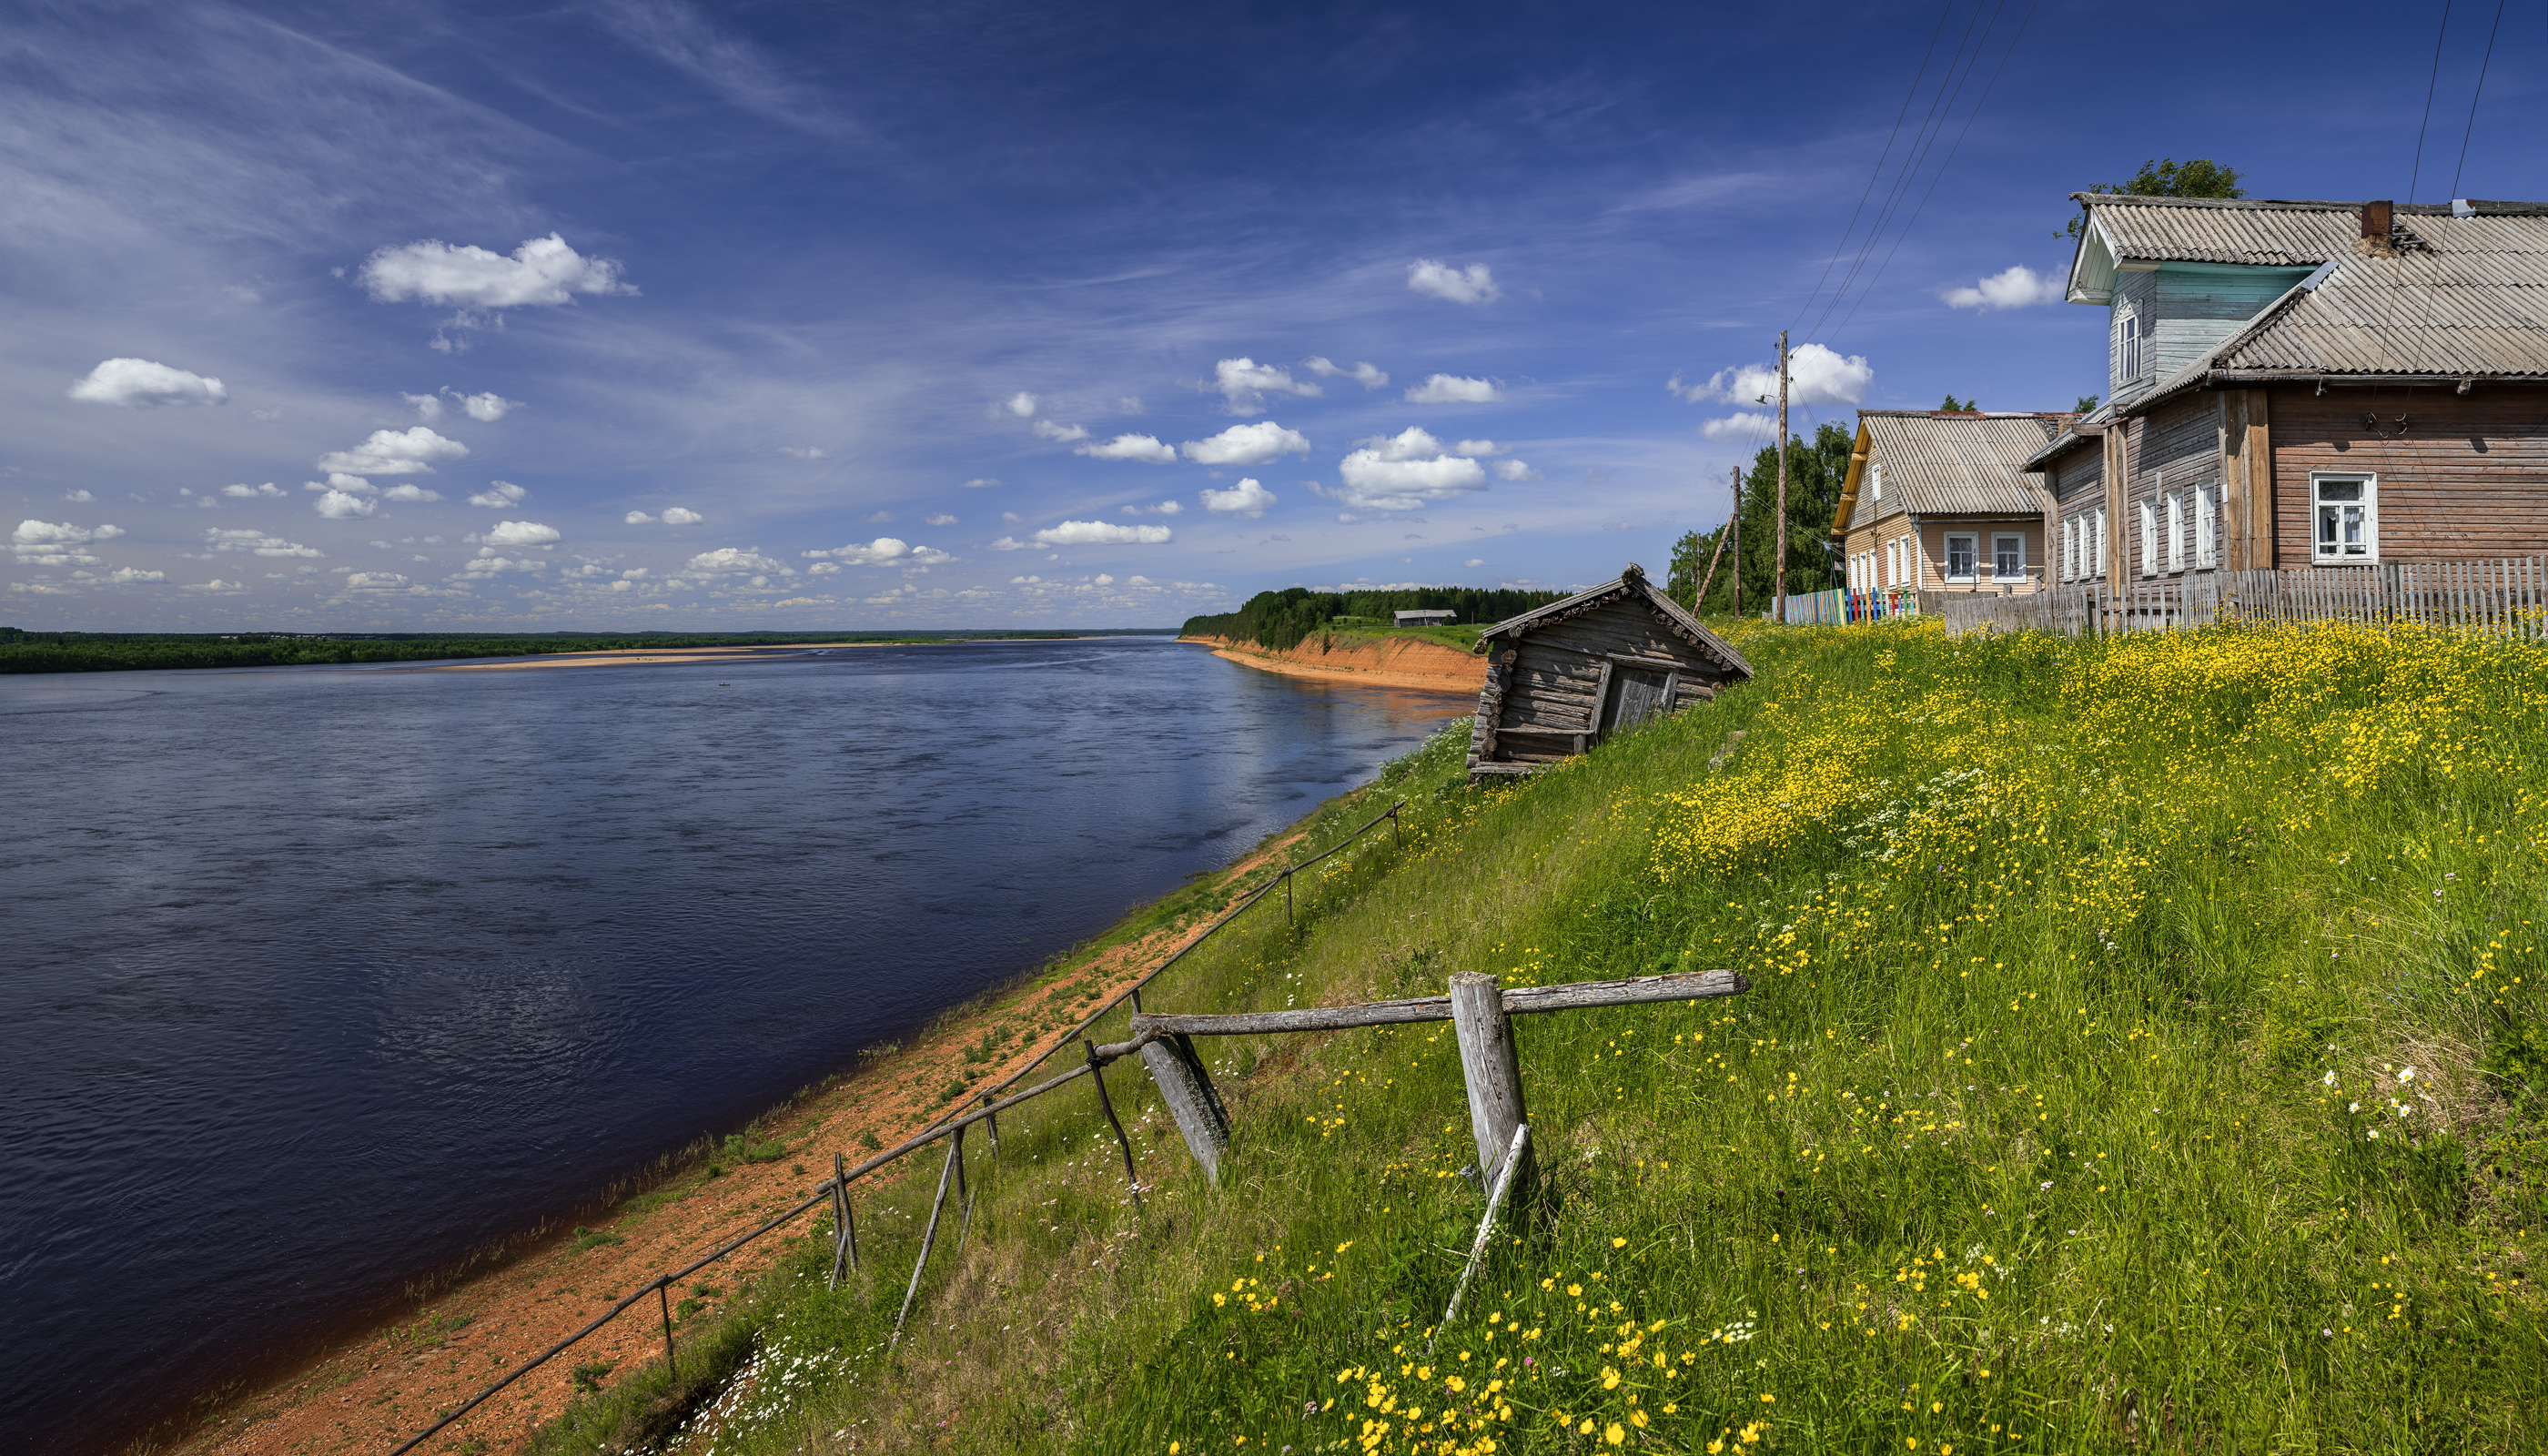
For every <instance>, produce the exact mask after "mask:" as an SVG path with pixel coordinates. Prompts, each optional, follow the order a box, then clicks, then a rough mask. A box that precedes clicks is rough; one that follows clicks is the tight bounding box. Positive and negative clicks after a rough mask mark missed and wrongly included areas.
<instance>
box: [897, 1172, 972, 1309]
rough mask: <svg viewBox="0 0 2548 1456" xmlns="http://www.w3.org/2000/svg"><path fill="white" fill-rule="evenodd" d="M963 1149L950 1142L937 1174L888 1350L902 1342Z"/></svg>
mask: <svg viewBox="0 0 2548 1456" xmlns="http://www.w3.org/2000/svg"><path fill="white" fill-rule="evenodd" d="M961 1151H963V1148H962V1146H961V1145H960V1144H956V1143H950V1144H949V1145H948V1148H947V1166H946V1167H945V1168H943V1169H941V1170H940V1171H939V1174H938V1201H937V1202H936V1203H933V1204H931V1205H930V1206H929V1227H928V1228H927V1229H923V1230H921V1234H920V1257H919V1258H918V1259H917V1260H915V1261H913V1263H912V1266H911V1287H910V1288H908V1289H906V1290H904V1291H903V1292H902V1309H901V1311H900V1312H898V1313H897V1314H895V1316H894V1317H893V1338H892V1339H890V1340H888V1341H886V1342H885V1348H886V1349H888V1350H890V1349H892V1348H893V1347H894V1346H896V1345H899V1344H901V1343H902V1321H903V1320H905V1319H909V1318H910V1317H911V1302H912V1300H913V1299H914V1298H916V1297H917V1296H918V1295H919V1294H920V1271H922V1270H923V1269H926V1268H928V1267H929V1246H930V1245H931V1244H933V1243H936V1242H937V1241H938V1216H939V1215H940V1214H943V1213H945V1212H946V1211H947V1184H948V1183H949V1181H950V1180H952V1179H953V1178H954V1177H955V1176H956V1154H957V1153H959V1152H961Z"/></svg>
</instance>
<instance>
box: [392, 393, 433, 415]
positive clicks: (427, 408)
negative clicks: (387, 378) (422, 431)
mask: <svg viewBox="0 0 2548 1456" xmlns="http://www.w3.org/2000/svg"><path fill="white" fill-rule="evenodd" d="M399 398H400V399H402V400H405V401H407V402H408V403H409V404H410V405H413V406H414V407H415V417H416V418H418V419H424V420H434V419H440V418H441V417H442V397H441V396H440V395H409V394H404V393H403V394H401V395H400V396H399Z"/></svg>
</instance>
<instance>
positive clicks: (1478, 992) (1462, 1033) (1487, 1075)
mask: <svg viewBox="0 0 2548 1456" xmlns="http://www.w3.org/2000/svg"><path fill="white" fill-rule="evenodd" d="M1451 1027H1452V1030H1453V1032H1454V1033H1455V1034H1456V1035H1457V1036H1458V1037H1459V1041H1460V1076H1461V1079H1462V1080H1463V1081H1465V1082H1467V1083H1468V1087H1469V1132H1470V1134H1471V1135H1472V1136H1473V1137H1475V1138H1476V1139H1477V1143H1478V1183H1479V1186H1480V1187H1481V1188H1493V1187H1495V1186H1496V1184H1497V1182H1498V1180H1499V1179H1501V1177H1502V1176H1503V1163H1504V1159H1505V1156H1506V1149H1507V1148H1509V1147H1511V1146H1512V1142H1513V1133H1514V1130H1516V1129H1518V1128H1519V1127H1521V1125H1522V1124H1523V1123H1526V1122H1528V1121H1529V1120H1530V1117H1529V1114H1528V1112H1527V1111H1525V1110H1524V1108H1523V1106H1522V1095H1521V1058H1520V1056H1519V1054H1518V1053H1517V1052H1516V1051H1515V1050H1514V1047H1513V1038H1512V1022H1511V1020H1510V1019H1509V1018H1508V1017H1506V1016H1505V1015H1504V1000H1503V991H1502V989H1501V986H1500V985H1499V984H1498V983H1497V981H1496V978H1495V977H1494V976H1492V975H1488V974H1486V973H1485V972H1483V971H1476V970H1461V971H1454V972H1452V975H1451ZM1530 1155H1531V1154H1530V1149H1529V1147H1528V1146H1527V1145H1525V1146H1524V1147H1523V1148H1522V1151H1521V1153H1520V1154H1519V1156H1521V1157H1522V1158H1523V1159H1524V1161H1523V1164H1522V1166H1521V1167H1520V1168H1518V1169H1516V1170H1515V1176H1516V1177H1517V1178H1518V1179H1520V1180H1523V1181H1525V1182H1526V1181H1527V1179H1528V1177H1529V1173H1530V1162H1529V1159H1530Z"/></svg>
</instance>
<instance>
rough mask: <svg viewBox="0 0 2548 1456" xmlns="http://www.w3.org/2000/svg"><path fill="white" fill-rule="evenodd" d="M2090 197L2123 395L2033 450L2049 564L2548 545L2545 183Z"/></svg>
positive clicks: (2087, 245)
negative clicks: (2333, 197) (2540, 193)
mask: <svg viewBox="0 0 2548 1456" xmlns="http://www.w3.org/2000/svg"><path fill="white" fill-rule="evenodd" d="M2074 196H2075V197H2076V199H2077V201H2078V203H2079V205H2080V206H2081V207H2082V208H2083V209H2084V210H2085V212H2086V220H2085V227H2084V230H2083V235H2082V236H2081V238H2080V242H2079V248H2078V252H2077V255H2076V257H2075V259H2074V261H2073V262H2072V265H2071V269H2070V280H2069V301H2070V302H2072V303H2074V304H2083V305H2087V306H2090V307H2093V308H2099V309H2103V310H2105V311H2106V314H2107V372H2108V398H2107V403H2106V404H2105V405H2104V406H2102V407H2101V408H2099V409H2096V410H2094V411H2092V412H2091V413H2090V414H2088V415H2087V416H2086V417H2084V418H2082V419H2080V420H2078V421H2076V422H2074V423H2073V424H2072V425H2071V426H2070V427H2069V428H2068V429H2066V430H2064V431H2063V432H2062V433H2061V434H2060V435H2059V436H2057V437H2056V438H2054V439H2052V440H2050V441H2048V442H2047V443H2046V444H2045V445H2044V446H2043V448H2041V449H2039V450H2037V451H2035V452H2034V453H2033V454H2032V455H2031V456H2030V457H2029V458H2028V459H2027V461H2026V468H2027V469H2028V470H2030V471H2032V472H2035V473H2036V474H2038V475H2039V476H2040V477H2041V478H2042V479H2043V481H2044V482H2045V485H2046V487H2047V494H2048V496H2049V497H2050V500H2051V505H2050V507H2049V509H2048V510H2047V515H2046V530H2047V532H2048V534H2049V536H2050V539H2051V544H2052V551H2051V555H2052V558H2053V576H2054V578H2055V580H2056V581H2058V582H2061V583H2065V584H2094V585H2096V586H2098V587H2099V588H2100V589H2101V593H2100V594H2102V595H2104V596H2107V597H2109V598H2119V597H2121V596H2123V595H2124V594H2125V593H2126V592H2128V591H2130V590H2132V589H2134V588H2136V587H2138V586H2141V585H2143V584H2152V583H2165V582H2167V581H2169V580H2170V579H2184V578H2188V577H2192V576H2198V575H2199V574H2202V573H2206V572H2212V571H2218V570H2229V571H2248V570H2265V569H2280V570H2292V569H2296V568H2297V569H2306V568H2315V567H2330V568H2331V567H2359V566H2376V565H2380V564H2382V563H2388V562H2402V561H2407V562H2444V561H2455V560H2456V561H2468V560H2476V559H2487V558H2501V557H2509V556H2521V555H2530V554H2535V553H2539V552H2542V551H2548V205H2542V204H2538V203H2496V202H2455V203H2451V204H2448V205H2441V204H2434V205H2428V206H2393V205H2391V204H2389V203H2385V202H2371V203H2348V202H2266V201H2247V200H2237V201H2216V200H2197V199H2187V198H2164V197H2124V196H2111V195H2104V194H2094V193H2079V194H2075V195H2074Z"/></svg>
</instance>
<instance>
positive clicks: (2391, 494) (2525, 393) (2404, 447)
mask: <svg viewBox="0 0 2548 1456" xmlns="http://www.w3.org/2000/svg"><path fill="white" fill-rule="evenodd" d="M2258 393H2266V392H2263V391H2259V392H2258ZM2270 394H2271V396H2272V399H2271V403H2270V404H2269V405H2268V406H2267V411H2268V413H2269V414H2270V417H2271V419H2272V427H2273V447H2272V480H2273V488H2274V489H2273V500H2272V514H2271V516H2270V519H2271V520H2272V522H2273V551H2274V554H2275V556H2276V558H2277V560H2276V561H2274V562H2262V561H2260V562H2257V563H2256V565H2257V566H2266V565H2279V566H2282V567H2285V568H2291V567H2302V566H2308V565H2309V564H2310V562H2311V551H2310V548H2311V540H2310V511H2311V497H2310V475H2311V473H2312V472H2313V471H2361V472H2366V473H2369V474H2372V475H2376V476H2377V477H2378V478H2379V483H2380V484H2379V503H2380V514H2379V530H2380V559H2381V560H2383V561H2457V560H2468V559H2471V558H2480V559H2486V558H2501V557H2506V556H2530V555H2535V554H2538V553H2540V552H2543V551H2548V390H2543V389H2539V388H2536V387H2528V388H2525V387H2521V386H2488V385H2484V384H2480V385H2478V386H2477V387H2476V388H2475V389H2474V390H2473V391H2472V392H2471V393H2469V394H2468V395H2465V396H2462V395H2459V394H2456V393H2454V392H2453V390H2452V389H2451V387H2449V386H2447V385H2437V386H2431V387H2416V388H2401V387H2395V386H2393V387H2389V388H2385V389H2382V390H2379V391H2378V392H2377V393H2375V392H2374V391H2372V390H2369V389H2365V388H2360V387H2352V388H2339V389H2330V390H2328V391H2327V392H2326V394H2325V395H2323V396H2320V395H2319V394H2318V393H2317V392H2316V391H2315V390H2314V389H2308V388H2290V389H2276V390H2273V391H2271V392H2270ZM2371 413H2377V414H2378V415H2379V416H2380V417H2381V420H2382V423H2383V425H2384V427H2387V428H2391V429H2394V428H2396V423H2395V421H2396V420H2397V417H2398V416H2399V415H2400V414H2405V415H2406V416H2407V432H2406V434H2405V436H2404V437H2403V438H2400V439H2394V440H2392V439H2383V438H2381V437H2380V436H2378V435H2376V434H2374V433H2372V431H2371V429H2370V427H2369V426H2367V425H2366V424H2365V423H2364V422H2363V416H2364V415H2365V414H2371Z"/></svg>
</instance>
